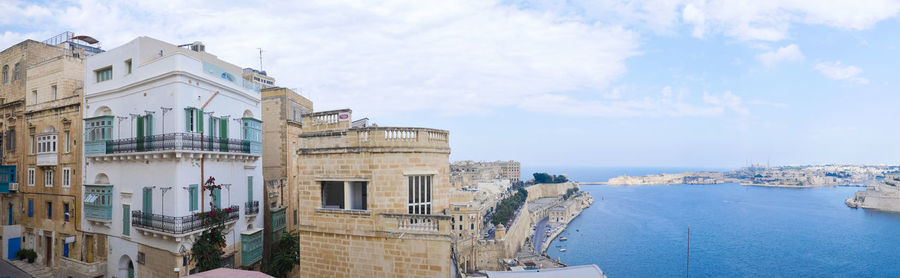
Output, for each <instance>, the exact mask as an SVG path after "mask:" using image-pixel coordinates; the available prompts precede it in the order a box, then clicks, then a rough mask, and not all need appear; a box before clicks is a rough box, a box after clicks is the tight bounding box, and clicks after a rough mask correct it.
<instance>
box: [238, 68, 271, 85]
mask: <svg viewBox="0 0 900 278" xmlns="http://www.w3.org/2000/svg"><path fill="white" fill-rule="evenodd" d="M241 77H242V78H244V80H247V81H250V82H251V83H254V84H257V85H259V88H260V89H268V88H272V87H275V77H271V76H269V75H268V74H266V71H264V70H257V69H254V68H244V70H243V72H242V73H241Z"/></svg>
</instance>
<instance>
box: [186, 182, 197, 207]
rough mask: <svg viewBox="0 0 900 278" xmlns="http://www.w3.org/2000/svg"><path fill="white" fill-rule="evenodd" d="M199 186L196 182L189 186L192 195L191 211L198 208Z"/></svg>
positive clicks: (189, 192)
mask: <svg viewBox="0 0 900 278" xmlns="http://www.w3.org/2000/svg"><path fill="white" fill-rule="evenodd" d="M197 188H198V186H197V185H196V184H192V185H190V186H188V194H189V195H190V202H191V203H190V204H189V206H190V209H191V211H195V210H197V202H198V201H197V195H198V194H197Z"/></svg>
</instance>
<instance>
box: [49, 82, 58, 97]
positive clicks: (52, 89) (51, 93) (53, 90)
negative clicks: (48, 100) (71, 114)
mask: <svg viewBox="0 0 900 278" xmlns="http://www.w3.org/2000/svg"><path fill="white" fill-rule="evenodd" d="M50 96H52V97H53V100H56V97H57V95H56V85H53V86H50Z"/></svg>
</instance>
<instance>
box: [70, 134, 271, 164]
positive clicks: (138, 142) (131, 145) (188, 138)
mask: <svg viewBox="0 0 900 278" xmlns="http://www.w3.org/2000/svg"><path fill="white" fill-rule="evenodd" d="M159 152H211V153H219V154H227V155H232V154H233V155H236V156H240V157H243V158H258V157H259V155H260V154H261V153H262V143H260V142H256V141H250V140H243V139H233V138H220V137H214V136H201V135H200V134H197V133H167V134H157V135H151V136H144V137H136V138H125V139H117V140H105V141H91V142H86V143H85V155H86V156H87V157H92V158H97V157H103V156H122V155H138V154H146V153H159Z"/></svg>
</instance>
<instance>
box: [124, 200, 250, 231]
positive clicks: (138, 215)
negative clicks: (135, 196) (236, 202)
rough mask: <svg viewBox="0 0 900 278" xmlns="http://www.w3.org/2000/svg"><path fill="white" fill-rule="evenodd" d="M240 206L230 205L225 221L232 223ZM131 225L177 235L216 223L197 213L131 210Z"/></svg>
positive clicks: (237, 215)
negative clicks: (186, 214) (171, 214)
mask: <svg viewBox="0 0 900 278" xmlns="http://www.w3.org/2000/svg"><path fill="white" fill-rule="evenodd" d="M239 214H240V207H238V206H231V212H229V213H228V216H227V217H226V218H225V223H226V224H228V223H234V222H235V221H237V220H238V217H240V215H239ZM131 219H132V220H131V226H134V227H135V228H138V229H142V230H146V231H150V232H160V233H163V234H167V235H173V236H179V235H184V234H188V233H192V232H195V231H201V230H203V229H206V228H209V227H211V226H214V225H216V224H218V223H215V222H212V221H207V220H205V219H204V218H203V217H201V216H200V215H197V214H193V215H188V216H165V215H160V214H152V213H144V212H141V211H140V210H135V211H132V212H131Z"/></svg>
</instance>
